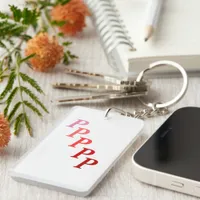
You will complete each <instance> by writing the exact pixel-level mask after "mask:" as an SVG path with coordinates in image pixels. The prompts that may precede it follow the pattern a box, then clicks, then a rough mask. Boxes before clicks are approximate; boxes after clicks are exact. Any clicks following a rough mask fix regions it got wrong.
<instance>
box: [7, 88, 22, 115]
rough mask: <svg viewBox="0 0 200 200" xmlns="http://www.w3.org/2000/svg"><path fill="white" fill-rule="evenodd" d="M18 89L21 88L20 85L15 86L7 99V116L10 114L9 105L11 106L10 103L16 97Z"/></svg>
mask: <svg viewBox="0 0 200 200" xmlns="http://www.w3.org/2000/svg"><path fill="white" fill-rule="evenodd" d="M18 89H19V88H18V87H15V88H14V89H13V91H12V92H11V93H10V95H9V97H8V98H7V100H6V107H5V109H4V116H5V117H6V116H7V114H8V109H9V107H10V104H11V102H12V100H13V98H14V97H15V95H16V93H17V91H18Z"/></svg>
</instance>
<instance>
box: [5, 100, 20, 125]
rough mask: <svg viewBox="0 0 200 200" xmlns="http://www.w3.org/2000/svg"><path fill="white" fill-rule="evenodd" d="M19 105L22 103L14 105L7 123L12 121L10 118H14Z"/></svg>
mask: <svg viewBox="0 0 200 200" xmlns="http://www.w3.org/2000/svg"><path fill="white" fill-rule="evenodd" d="M21 104H22V102H18V103H16V104H15V106H14V108H13V109H12V111H11V112H10V114H9V115H8V121H11V120H12V118H13V117H14V116H15V113H16V112H17V110H18V109H19V107H20V106H21Z"/></svg>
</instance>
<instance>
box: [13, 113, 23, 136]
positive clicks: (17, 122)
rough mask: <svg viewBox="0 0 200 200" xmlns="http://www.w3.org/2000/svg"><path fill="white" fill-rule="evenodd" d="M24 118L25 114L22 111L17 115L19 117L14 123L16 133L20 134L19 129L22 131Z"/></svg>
mask: <svg viewBox="0 0 200 200" xmlns="http://www.w3.org/2000/svg"><path fill="white" fill-rule="evenodd" d="M23 119H24V114H23V113H21V114H19V115H18V116H17V118H16V119H15V124H14V135H18V133H19V131H20V127H21V123H22V121H23Z"/></svg>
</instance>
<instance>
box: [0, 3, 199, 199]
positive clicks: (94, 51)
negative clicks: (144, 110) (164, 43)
mask: <svg viewBox="0 0 200 200" xmlns="http://www.w3.org/2000/svg"><path fill="white" fill-rule="evenodd" d="M6 2H7V1H4V2H1V4H2V6H3V5H4V6H5V5H6ZM15 2H16V1H15ZM2 6H1V8H2ZM73 41H74V44H73V47H72V50H73V51H74V52H75V53H76V54H77V55H79V56H80V59H79V60H78V61H77V62H75V63H73V64H72V65H71V67H73V68H76V69H81V70H88V71H92V72H103V73H110V72H111V70H110V67H109V65H108V64H107V61H106V58H105V55H104V52H103V50H102V48H101V45H100V43H99V40H98V37H97V35H96V33H95V30H94V28H93V27H92V26H91V25H90V22H89V26H88V27H87V28H86V29H85V31H84V32H83V33H82V34H81V35H79V36H78V37H77V38H76V39H73ZM63 69H64V67H63V66H57V67H56V68H55V70H54V71H53V72H52V73H38V72H34V71H32V70H30V69H28V68H24V69H23V71H24V72H27V73H29V75H31V76H33V77H34V78H35V79H36V80H37V81H38V82H39V83H40V85H42V87H43V89H44V91H45V93H46V96H44V97H42V101H43V102H44V103H45V105H47V107H48V109H49V111H50V114H46V115H45V116H44V118H43V119H42V120H40V119H38V118H35V117H34V116H32V114H30V117H31V122H32V125H33V129H34V137H33V138H31V137H29V135H28V133H27V131H26V130H25V129H22V130H21V132H20V135H19V137H15V136H13V137H12V140H11V142H10V144H9V146H8V147H7V148H6V149H4V150H0V200H81V199H84V198H80V197H75V196H71V195H67V194H63V193H59V192H56V191H51V190H48V189H42V188H38V187H35V186H30V185H26V184H23V183H17V182H15V181H14V180H12V179H11V177H10V176H9V169H11V168H12V167H13V166H14V165H15V163H16V162H17V161H18V160H19V158H20V157H21V156H23V155H24V154H25V153H26V152H27V151H29V150H30V149H31V148H33V147H35V146H36V145H37V144H38V143H39V142H40V141H41V140H42V139H43V138H45V137H46V136H47V135H48V134H49V131H50V130H51V129H52V128H53V127H54V126H55V124H57V123H58V122H59V120H60V119H62V117H63V116H64V115H66V114H67V113H68V112H69V110H70V109H71V107H72V105H66V106H57V105H55V104H53V103H52V100H54V99H55V97H63V96H68V95H81V94H83V93H82V92H81V91H80V92H73V91H63V90H55V89H52V86H51V83H53V82H56V81H58V82H67V81H74V82H75V81H82V82H83V81H86V82H89V80H88V79H79V78H77V77H74V76H71V75H66V74H64V73H63ZM152 82H153V83H152V88H153V91H152V95H151V97H150V98H149V99H151V100H155V101H165V100H169V99H171V98H172V97H173V96H175V95H176V94H177V93H178V92H179V90H180V88H181V86H182V85H181V84H182V82H181V79H180V78H172V79H170V78H167V79H164V80H161V79H154V80H153V81H152ZM2 86H3V85H2V84H1V85H0V89H2V88H3V87H2ZM199 86H200V78H199V77H193V78H190V84H189V88H188V92H187V94H186V95H185V97H184V98H183V99H182V100H181V101H180V102H179V103H178V104H177V105H175V106H173V107H171V108H170V111H171V112H173V111H175V110H176V109H178V108H181V107H184V106H200V92H199V91H198V89H199V88H200V87H199ZM79 105H83V106H87V107H91V108H98V109H102V110H105V109H106V108H108V107H110V106H115V107H118V108H122V109H124V110H127V111H130V112H131V111H133V110H134V109H135V108H140V107H141V105H140V103H139V102H138V101H137V100H136V99H128V100H112V101H100V102H91V103H84V104H79ZM0 110H1V111H2V106H0ZM167 117H168V116H164V117H156V118H153V119H148V120H145V127H144V129H143V131H142V137H140V138H139V139H138V140H137V141H136V142H135V144H134V145H133V146H132V147H131V148H130V149H129V150H128V151H127V152H126V153H125V155H124V156H123V157H122V158H121V159H120V160H119V162H118V163H117V164H116V165H115V166H114V167H113V168H112V170H111V171H110V172H109V173H108V175H107V176H106V177H105V178H104V179H103V181H102V182H101V183H100V184H99V185H98V187H97V188H96V189H95V190H94V192H93V193H92V194H91V195H90V196H89V197H88V198H87V199H88V200H133V199H135V200H160V199H162V200H169V199H173V200H195V199H197V198H195V197H191V196H188V195H184V194H180V193H177V192H173V191H168V190H165V189H161V188H156V187H153V186H150V185H146V184H144V183H140V182H139V181H137V180H135V179H134V176H133V167H132V163H131V156H132V154H133V153H134V152H135V151H136V150H137V149H138V147H139V146H140V145H141V144H142V143H143V142H144V141H145V140H146V139H147V138H148V137H149V136H151V135H152V134H153V132H154V131H155V130H156V129H157V128H158V127H159V126H160V125H161V124H162V122H163V121H164V120H166V119H167ZM124 134H125V133H124ZM122 137H123V134H122Z"/></svg>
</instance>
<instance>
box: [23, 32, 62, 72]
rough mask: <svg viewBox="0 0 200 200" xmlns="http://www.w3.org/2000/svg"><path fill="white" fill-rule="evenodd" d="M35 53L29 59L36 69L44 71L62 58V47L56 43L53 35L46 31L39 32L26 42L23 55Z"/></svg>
mask: <svg viewBox="0 0 200 200" xmlns="http://www.w3.org/2000/svg"><path fill="white" fill-rule="evenodd" d="M31 54H35V56H34V57H32V58H30V59H29V62H30V64H31V65H32V67H33V69H34V70H36V71H41V72H45V71H48V70H49V69H52V68H54V67H55V65H56V64H58V63H59V62H60V61H61V59H62V58H63V54H64V53H63V47H62V46H60V45H59V44H58V41H57V40H56V38H55V37H49V35H48V34H47V33H39V34H38V35H36V36H35V37H34V38H32V39H30V40H29V41H28V42H27V46H26V49H25V55H26V56H29V55H31Z"/></svg>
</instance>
